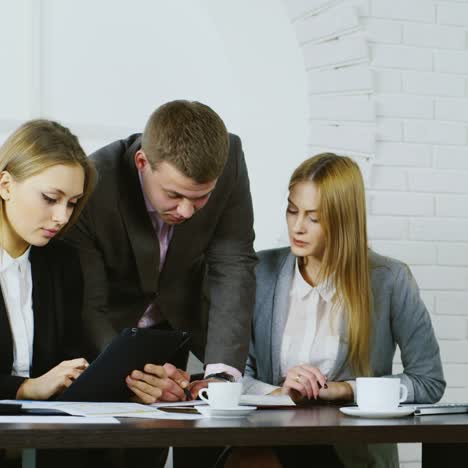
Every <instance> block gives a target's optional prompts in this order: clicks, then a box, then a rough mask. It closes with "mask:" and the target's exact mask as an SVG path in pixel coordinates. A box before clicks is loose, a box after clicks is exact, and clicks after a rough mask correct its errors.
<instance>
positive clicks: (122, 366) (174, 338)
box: [57, 328, 189, 401]
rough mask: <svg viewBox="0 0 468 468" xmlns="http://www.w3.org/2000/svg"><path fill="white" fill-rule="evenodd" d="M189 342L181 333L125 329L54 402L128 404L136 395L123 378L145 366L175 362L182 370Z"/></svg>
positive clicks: (185, 334) (186, 336) (184, 333)
mask: <svg viewBox="0 0 468 468" xmlns="http://www.w3.org/2000/svg"><path fill="white" fill-rule="evenodd" d="M188 341H189V335H188V333H186V332H182V331H175V330H153V329H148V328H126V329H124V330H123V331H122V333H121V334H120V335H119V336H117V337H116V338H115V339H114V340H113V341H112V342H111V343H110V344H109V346H108V347H107V348H106V349H105V350H104V351H103V352H102V353H101V354H100V355H99V356H98V357H97V358H96V359H95V360H94V361H93V362H92V363H91V364H90V366H89V367H88V368H87V369H86V370H85V371H84V372H83V373H82V374H81V375H80V377H79V378H78V379H76V380H75V381H74V382H73V384H72V385H71V386H70V387H68V388H67V389H66V390H65V391H64V392H63V393H62V394H61V395H60V396H59V397H58V398H57V400H58V401H128V400H129V399H130V398H131V397H132V395H134V394H135V393H132V391H131V390H130V389H129V387H128V385H127V382H126V378H127V377H128V376H129V375H130V374H131V373H132V372H133V371H135V370H137V371H142V370H143V369H144V368H145V366H146V365H147V364H153V365H160V366H161V365H163V364H165V363H174V364H175V365H176V366H177V365H179V366H180V367H182V366H183V365H184V364H185V362H186V358H187V354H188ZM144 373H145V374H146V372H144ZM142 374H143V372H142ZM156 378H157V377H156Z"/></svg>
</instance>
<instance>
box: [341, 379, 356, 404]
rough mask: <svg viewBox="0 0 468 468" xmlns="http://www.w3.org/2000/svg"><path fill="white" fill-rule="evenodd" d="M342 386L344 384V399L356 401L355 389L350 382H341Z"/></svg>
mask: <svg viewBox="0 0 468 468" xmlns="http://www.w3.org/2000/svg"><path fill="white" fill-rule="evenodd" d="M341 383H342V384H344V387H343V389H344V395H343V399H344V400H350V401H354V388H353V386H352V385H351V384H350V383H349V382H346V381H344V382H341Z"/></svg>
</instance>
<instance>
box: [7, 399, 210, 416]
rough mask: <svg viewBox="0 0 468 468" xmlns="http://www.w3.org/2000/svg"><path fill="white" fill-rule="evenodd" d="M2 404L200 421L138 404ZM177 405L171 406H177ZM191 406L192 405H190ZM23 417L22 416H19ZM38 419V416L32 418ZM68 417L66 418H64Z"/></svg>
mask: <svg viewBox="0 0 468 468" xmlns="http://www.w3.org/2000/svg"><path fill="white" fill-rule="evenodd" d="M3 402H4V403H11V402H16V403H21V404H22V407H23V408H24V409H36V408H37V409H58V410H60V411H63V412H64V413H67V414H70V415H72V416H85V417H86V418H96V417H105V416H109V417H116V418H146V419H201V418H202V417H203V416H202V415H200V414H190V413H168V412H164V411H159V410H158V409H157V407H155V406H153V405H142V404H139V403H114V402H105V403H102V402H99V403H96V402H70V401H29V400H28V401H25V400H16V401H15V400H3ZM181 404H183V403H179V404H171V405H172V406H178V405H181ZM192 406H193V403H192ZM21 417H24V416H21ZM34 417H35V418H36V417H39V416H34ZM65 417H68V416H65Z"/></svg>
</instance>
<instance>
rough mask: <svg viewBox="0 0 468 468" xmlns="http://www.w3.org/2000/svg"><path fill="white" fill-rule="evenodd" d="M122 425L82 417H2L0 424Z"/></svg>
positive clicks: (109, 419)
mask: <svg viewBox="0 0 468 468" xmlns="http://www.w3.org/2000/svg"><path fill="white" fill-rule="evenodd" d="M2 423H4V424H18V423H19V424H120V422H119V420H118V419H115V418H83V417H81V416H0V424H2Z"/></svg>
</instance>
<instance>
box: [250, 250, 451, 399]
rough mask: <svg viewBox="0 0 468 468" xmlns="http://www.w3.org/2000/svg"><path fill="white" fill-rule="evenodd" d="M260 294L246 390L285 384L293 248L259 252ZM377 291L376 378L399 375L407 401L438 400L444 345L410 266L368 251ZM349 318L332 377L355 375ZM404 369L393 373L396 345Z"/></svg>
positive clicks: (373, 346)
mask: <svg viewBox="0 0 468 468" xmlns="http://www.w3.org/2000/svg"><path fill="white" fill-rule="evenodd" d="M258 257H259V264H258V266H257V270H256V275H257V296H256V305H255V312H254V316H253V324H252V337H251V344H250V352H249V357H248V360H247V368H246V372H245V375H246V377H245V383H244V385H245V387H244V391H246V392H248V389H249V386H251V385H252V384H253V383H254V382H255V380H260V381H262V382H266V383H269V384H273V385H279V383H280V378H281V376H280V350H281V340H282V336H283V331H284V327H285V325H286V319H287V312H288V306H289V292H290V289H291V284H292V279H293V274H294V265H295V260H296V257H295V256H294V255H293V254H292V253H291V251H290V249H289V248H282V249H273V250H265V251H263V252H260V253H259V254H258ZM369 260H370V266H371V282H372V295H373V311H374V320H373V333H372V338H371V369H372V371H373V374H374V375H375V376H387V377H390V376H392V377H399V378H400V379H401V383H402V384H404V385H406V387H407V388H408V399H407V402H418V403H433V402H436V401H438V400H440V398H441V397H442V395H443V393H444V389H445V381H444V375H443V371H442V363H441V360H440V353H439V345H438V344H437V340H436V338H435V336H434V330H433V328H432V324H431V320H430V317H429V313H428V312H427V309H426V307H425V305H424V303H423V301H422V300H421V298H420V295H419V289H418V286H417V284H416V282H415V280H414V278H413V276H412V274H411V272H410V270H409V268H408V266H407V265H405V264H404V263H401V262H399V261H397V260H394V259H391V258H388V257H383V256H381V255H378V254H376V253H374V252H372V251H370V252H369ZM346 326H347V325H346V320H344V321H343V329H342V333H341V338H340V345H339V349H338V358H337V361H336V365H335V367H334V368H333V369H332V371H331V372H330V374H329V375H328V378H329V380H330V381H342V380H352V379H354V378H356V376H355V375H353V374H352V373H351V370H350V367H349V366H347V365H346V356H347V342H346ZM397 345H398V346H399V348H400V350H401V360H402V363H403V368H404V371H403V373H402V374H394V375H392V361H393V356H394V354H395V348H396V346H397Z"/></svg>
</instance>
